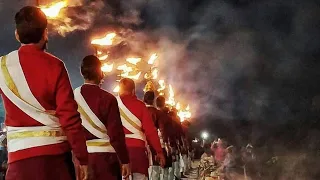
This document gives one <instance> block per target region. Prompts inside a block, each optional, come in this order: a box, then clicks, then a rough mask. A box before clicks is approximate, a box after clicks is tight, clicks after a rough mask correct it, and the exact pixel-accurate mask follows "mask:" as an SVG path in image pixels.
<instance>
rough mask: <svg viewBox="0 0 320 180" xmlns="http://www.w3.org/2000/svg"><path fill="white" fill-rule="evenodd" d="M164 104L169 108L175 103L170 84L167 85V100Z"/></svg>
mask: <svg viewBox="0 0 320 180" xmlns="http://www.w3.org/2000/svg"><path fill="white" fill-rule="evenodd" d="M166 104H168V105H170V106H171V107H173V106H174V105H175V104H176V102H175V101H174V91H173V88H172V86H171V84H170V85H169V99H168V101H166Z"/></svg>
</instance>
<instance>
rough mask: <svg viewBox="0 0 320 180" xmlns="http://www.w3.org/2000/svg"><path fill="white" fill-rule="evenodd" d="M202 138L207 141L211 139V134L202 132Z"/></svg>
mask: <svg viewBox="0 0 320 180" xmlns="http://www.w3.org/2000/svg"><path fill="white" fill-rule="evenodd" d="M201 137H202V138H203V139H204V140H205V139H207V138H208V137H209V134H208V133H207V132H202V134H201Z"/></svg>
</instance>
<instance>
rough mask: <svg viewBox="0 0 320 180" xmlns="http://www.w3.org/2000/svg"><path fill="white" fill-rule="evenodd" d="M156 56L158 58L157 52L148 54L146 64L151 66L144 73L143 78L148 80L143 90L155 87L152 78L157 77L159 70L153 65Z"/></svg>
mask: <svg viewBox="0 0 320 180" xmlns="http://www.w3.org/2000/svg"><path fill="white" fill-rule="evenodd" d="M157 58H158V56H157V54H155V53H154V54H152V55H151V56H150V58H149V60H148V64H149V65H151V67H150V70H149V71H148V72H147V73H146V74H145V75H144V78H145V79H146V80H148V81H147V84H146V86H145V88H144V89H143V91H144V92H146V91H148V89H155V88H154V83H153V81H152V80H155V79H157V78H158V73H159V71H158V69H157V68H156V67H154V66H153V65H154V63H155V61H156V59H157Z"/></svg>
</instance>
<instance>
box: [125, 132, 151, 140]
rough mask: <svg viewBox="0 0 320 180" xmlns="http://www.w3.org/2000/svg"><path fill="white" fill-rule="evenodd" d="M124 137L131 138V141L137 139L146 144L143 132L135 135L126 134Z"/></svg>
mask: <svg viewBox="0 0 320 180" xmlns="http://www.w3.org/2000/svg"><path fill="white" fill-rule="evenodd" d="M125 137H126V138H132V139H139V140H142V141H144V142H146V136H145V135H144V133H143V132H140V133H135V134H126V135H125Z"/></svg>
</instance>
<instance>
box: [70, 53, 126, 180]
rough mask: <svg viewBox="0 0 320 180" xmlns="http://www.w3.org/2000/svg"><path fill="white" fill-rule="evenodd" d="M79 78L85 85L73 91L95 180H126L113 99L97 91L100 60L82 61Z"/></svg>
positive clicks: (124, 150) (122, 148) (124, 153)
mask: <svg viewBox="0 0 320 180" xmlns="http://www.w3.org/2000/svg"><path fill="white" fill-rule="evenodd" d="M81 74H82V76H83V78H84V85H82V86H80V87H78V88H77V89H75V91H74V95H75V99H76V101H77V103H78V106H79V108H78V111H79V113H80V115H81V119H82V125H83V126H84V128H85V134H86V139H87V149H88V152H89V166H90V167H91V169H92V178H93V179H94V180H117V179H121V173H120V164H119V161H118V158H119V160H120V163H121V164H122V176H123V177H124V178H127V177H128V176H129V174H130V168H129V157H128V152H127V147H126V144H125V137H124V132H123V128H122V123H121V119H120V113H119V108H118V103H117V100H116V98H115V97H114V96H113V95H111V94H110V93H108V92H107V91H105V90H103V89H101V88H100V83H101V82H102V80H103V77H104V75H103V72H102V71H101V62H100V60H99V59H98V58H97V57H96V56H93V55H90V56H87V57H85V58H84V59H83V61H82V64H81Z"/></svg>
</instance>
